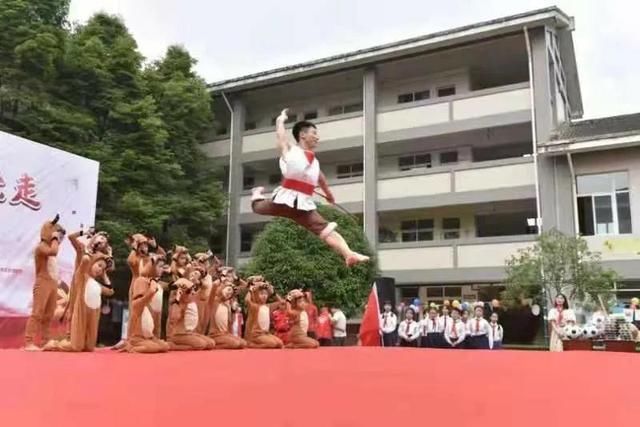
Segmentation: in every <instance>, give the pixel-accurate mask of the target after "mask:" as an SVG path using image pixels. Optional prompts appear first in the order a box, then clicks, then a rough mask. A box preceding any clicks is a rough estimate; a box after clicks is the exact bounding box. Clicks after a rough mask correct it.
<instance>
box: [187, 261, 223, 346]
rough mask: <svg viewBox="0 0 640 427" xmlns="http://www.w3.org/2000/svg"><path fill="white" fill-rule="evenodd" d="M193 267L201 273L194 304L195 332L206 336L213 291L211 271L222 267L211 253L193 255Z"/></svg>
mask: <svg viewBox="0 0 640 427" xmlns="http://www.w3.org/2000/svg"><path fill="white" fill-rule="evenodd" d="M194 265H195V266H196V267H197V268H198V269H199V270H200V272H201V276H202V278H201V280H200V289H199V290H198V298H197V299H196V304H197V305H198V327H197V328H196V332H198V333H199V334H206V333H207V329H208V326H209V317H210V313H209V298H210V297H211V290H212V289H213V276H212V275H211V271H212V270H213V271H214V274H215V271H217V269H218V268H219V267H221V266H222V263H221V262H220V260H219V259H218V258H216V257H214V256H213V254H212V253H211V252H207V253H197V254H196V255H195V262H194Z"/></svg>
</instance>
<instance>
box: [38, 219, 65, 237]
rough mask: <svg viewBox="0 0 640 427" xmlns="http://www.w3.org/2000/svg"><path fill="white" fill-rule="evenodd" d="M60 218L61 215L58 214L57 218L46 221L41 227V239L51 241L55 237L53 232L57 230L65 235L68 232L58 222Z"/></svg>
mask: <svg viewBox="0 0 640 427" xmlns="http://www.w3.org/2000/svg"><path fill="white" fill-rule="evenodd" d="M59 220H60V215H58V214H56V216H55V218H53V219H52V220H51V221H46V222H45V223H44V224H42V228H40V240H42V241H43V242H47V243H49V242H51V239H52V238H53V233H55V232H56V231H57V232H59V233H61V234H63V235H64V234H65V233H66V231H65V229H64V228H62V226H61V225H60V224H59V223H58V221H59Z"/></svg>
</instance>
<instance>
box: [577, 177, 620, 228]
mask: <svg viewBox="0 0 640 427" xmlns="http://www.w3.org/2000/svg"><path fill="white" fill-rule="evenodd" d="M576 181H577V190H578V201H577V202H578V222H579V225H580V233H581V234H583V235H585V236H593V235H600V234H630V233H631V207H630V204H629V177H628V174H627V172H613V173H603V174H596V175H582V176H578V177H577V178H576Z"/></svg>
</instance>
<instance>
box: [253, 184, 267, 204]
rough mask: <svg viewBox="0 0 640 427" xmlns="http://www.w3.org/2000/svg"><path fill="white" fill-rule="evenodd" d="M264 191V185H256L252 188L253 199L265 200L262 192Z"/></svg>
mask: <svg viewBox="0 0 640 427" xmlns="http://www.w3.org/2000/svg"><path fill="white" fill-rule="evenodd" d="M263 192H264V187H255V188H253V189H252V190H251V201H252V202H253V201H255V200H264V199H265V197H264V195H263V194H262V193H263Z"/></svg>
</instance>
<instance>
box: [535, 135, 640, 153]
mask: <svg viewBox="0 0 640 427" xmlns="http://www.w3.org/2000/svg"><path fill="white" fill-rule="evenodd" d="M638 145H640V132H628V133H625V134H617V135H603V136H601V137H598V138H583V139H572V140H560V141H552V142H548V143H546V144H544V145H539V146H538V153H539V154H540V155H547V156H559V155H563V154H567V153H571V154H576V153H586V152H591V151H601V150H612V149H616V148H628V147H635V146H638Z"/></svg>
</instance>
